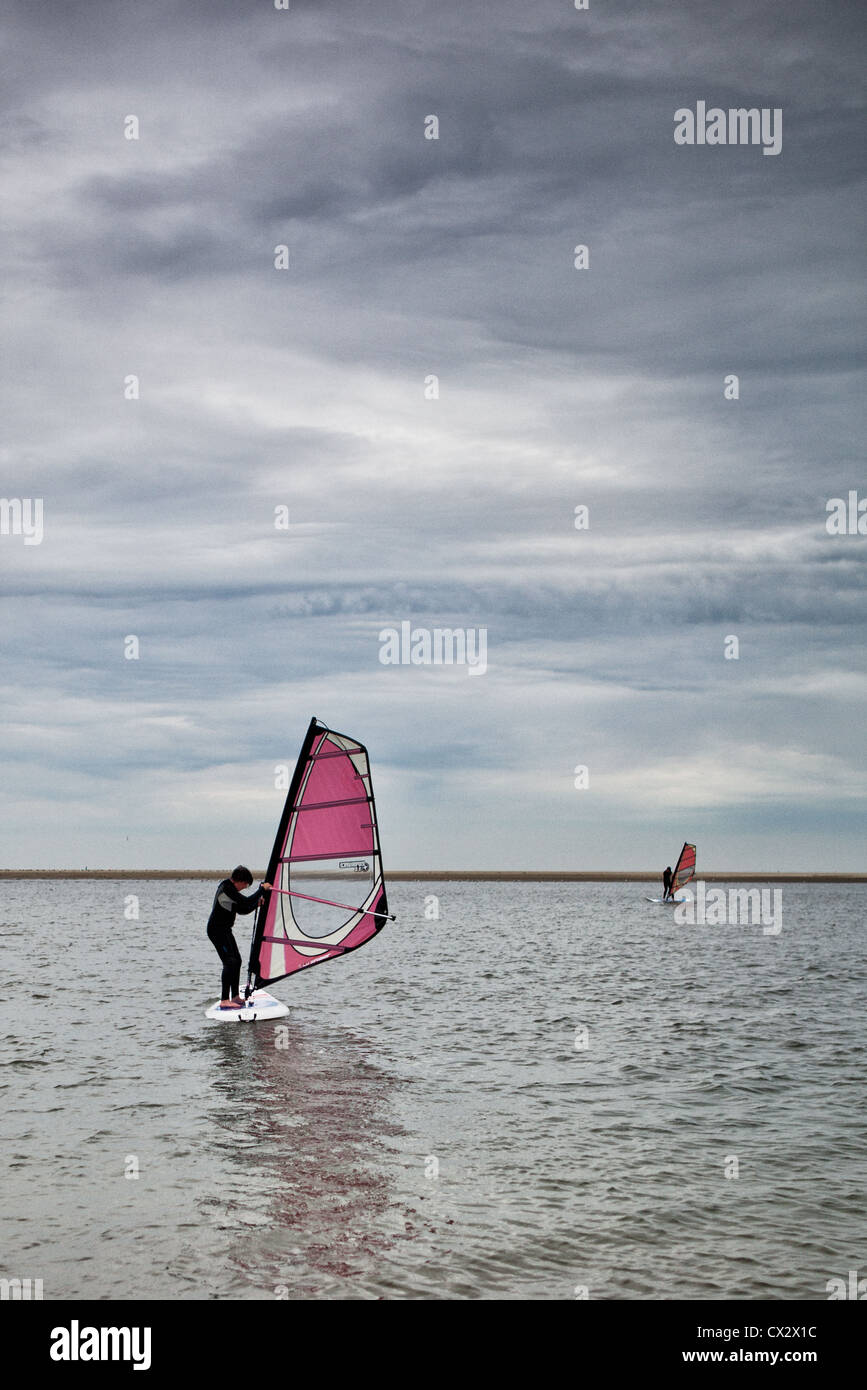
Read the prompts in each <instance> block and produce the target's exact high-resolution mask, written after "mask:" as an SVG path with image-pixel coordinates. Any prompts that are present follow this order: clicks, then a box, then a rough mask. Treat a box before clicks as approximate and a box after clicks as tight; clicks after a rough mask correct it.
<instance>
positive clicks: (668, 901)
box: [644, 898, 689, 907]
mask: <svg viewBox="0 0 867 1390" xmlns="http://www.w3.org/2000/svg"><path fill="white" fill-rule="evenodd" d="M644 901H645V902H646V903H661V904H662V905H663V906H664V907H677V904H678V903H688V902H689V898H645V899H644Z"/></svg>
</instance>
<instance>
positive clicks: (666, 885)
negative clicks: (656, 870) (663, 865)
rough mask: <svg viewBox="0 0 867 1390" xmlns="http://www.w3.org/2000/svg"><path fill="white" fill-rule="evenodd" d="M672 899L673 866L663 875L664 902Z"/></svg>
mask: <svg viewBox="0 0 867 1390" xmlns="http://www.w3.org/2000/svg"><path fill="white" fill-rule="evenodd" d="M670 897H671V865H670V864H669V866H668V868H667V869H666V871H665V873H664V874H663V875H662V901H663V902H665V901H666V899H667V898H670Z"/></svg>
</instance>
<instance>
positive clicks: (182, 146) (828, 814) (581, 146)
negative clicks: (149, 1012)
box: [0, 0, 867, 870]
mask: <svg viewBox="0 0 867 1390" xmlns="http://www.w3.org/2000/svg"><path fill="white" fill-rule="evenodd" d="M4 15H5V18H4V20H3V27H2V34H0V39H2V48H3V55H4V64H3V66H4V84H3V91H2V96H0V110H2V116H0V177H2V213H0V256H2V297H3V305H2V326H0V352H2V373H0V376H2V382H0V388H2V402H0V404H2V421H3V428H2V434H0V465H2V466H0V494H2V496H3V497H5V498H6V499H15V498H17V499H22V500H23V499H36V498H42V499H43V506H44V537H43V539H42V542H41V544H32V545H28V544H25V539H24V537H23V536H22V535H20V534H15V532H14V527H12V526H11V523H10V526H7V530H8V531H9V534H4V535H0V581H2V627H0V642H2V671H0V684H2V702H3V711H4V713H3V730H2V758H3V777H2V807H0V809H2V821H3V834H2V851H0V859H2V864H3V865H4V866H6V867H15V866H35V867H47V866H55V867H79V866H83V865H85V864H87V865H89V866H90V867H130V868H137V867H165V868H172V867H204V868H211V867H214V868H224V867H226V866H229V865H230V864H234V863H235V862H236V861H237V860H238V859H243V860H246V861H248V862H250V863H251V864H254V865H256V866H260V865H263V864H264V862H265V861H266V859H267V856H268V851H269V849H270V845H271V840H272V838H273V834H274V830H275V827H276V822H277V818H278V815H279V810H280V806H281V803H282V795H281V794H280V792H278V791H277V790H276V789H275V780H274V769H275V767H276V766H278V765H279V764H281V763H286V762H292V761H294V757H295V754H296V752H297V748H298V745H299V743H300V740H301V737H302V735H303V733H304V730H305V728H306V726H307V723H308V721H309V719H310V716H311V715H312V714H316V715H317V716H318V717H319V718H320V719H322V720H323V721H324V722H326V723H329V724H330V725H331V726H332V727H334V728H336V729H339V730H343V731H345V732H347V733H350V734H352V735H354V736H356V737H358V738H360V739H362V741H364V742H365V743H367V745H368V747H369V749H370V752H371V756H372V759H373V768H374V782H375V786H376V789H377V794H378V796H377V799H378V802H379V809H380V822H381V830H382V836H383V844H384V852H385V860H386V865H387V866H388V865H391V866H392V867H395V868H446V867H453V868H504V869H508V868H533V867H535V868H542V869H554V868H570V869H592V868H600V869H606V868H630V867H632V868H645V867H657V866H659V867H662V866H663V865H664V864H666V863H671V862H673V856H674V855H675V854H676V852H677V850H678V848H679V846H680V843H681V842H682V840H684V839H686V838H688V839H692V840H695V841H697V842H698V845H699V854H700V861H699V862H700V867H701V865H702V864H703V865H704V866H705V867H706V868H717V869H741V870H752V869H756V870H760V869H766V870H775V869H776V870H797V869H800V868H803V869H810V870H821V869H827V870H847V869H848V870H856V869H857V870H863V869H864V867H865V865H864V845H865V819H864V809H865V806H864V783H865V739H864V709H865V695H867V671H865V659H864V650H865V640H864V639H865V577H867V536H859V535H854V536H831V535H829V534H828V531H827V529H826V524H825V523H826V515H827V513H826V504H827V502H828V499H829V498H832V497H838V496H841V497H847V496H848V493H849V491H850V490H851V489H859V488H860V494H859V495H860V496H861V497H864V496H867V477H865V469H864V465H863V438H864V412H863V402H864V384H863V380H862V379H860V372H861V369H862V368H863V346H864V345H863V309H864V306H863V285H864V265H863V260H862V254H861V245H862V236H863V214H864V197H863V189H864V141H863V86H862V63H863V41H864V37H865V34H864V30H865V28H867V21H865V12H864V10H863V8H862V7H860V6H858V5H856V4H853V3H843V0H839V2H838V3H832V4H823V5H821V6H819V5H816V4H814V3H812V0H810V3H806V0H795V2H794V3H787V4H786V5H780V4H779V3H770V0H734V3H729V4H726V5H720V4H719V3H710V0H682V3H681V2H680V0H668V3H664V4H662V5H659V4H654V5H647V4H638V3H631V0H627V2H626V3H616V2H615V3H602V0H591V8H590V10H589V11H577V10H575V9H574V7H573V5H572V4H571V3H570V0H534V3H533V4H527V3H526V0H498V3H496V4H491V3H488V0H438V3H436V4H433V3H430V2H429V0H340V2H339V3H331V0H315V2H314V0H289V7H288V9H287V10H285V11H283V10H276V9H275V8H274V4H273V0H148V3H147V4H142V3H140V0H75V3H74V4H68V3H63V2H62V0H46V2H45V3H40V4H34V3H33V0H7V3H6V5H5V6H4ZM698 101H705V102H706V103H707V104H708V105H709V106H714V105H718V106H720V107H723V108H726V109H727V108H728V107H741V106H746V107H752V106H756V107H760V108H761V107H767V108H781V110H782V112H783V118H782V119H783V127H782V129H783V142H782V152H781V153H780V154H779V155H776V156H766V155H763V153H762V150H761V148H760V147H758V146H755V145H753V146H736V145H734V146H725V147H719V146H714V147H711V146H707V145H706V146H695V147H685V146H678V145H676V144H675V142H674V139H673V131H674V112H675V111H676V110H677V109H678V108H681V107H690V108H692V109H695V107H696V103H697V102H698ZM431 115H435V116H436V117H437V119H438V123H439V138H438V139H437V140H432V139H426V138H425V121H426V118H427V117H429V116H431ZM130 116H134V117H136V118H137V122H138V135H139V138H138V139H127V138H125V129H126V130H129V129H130V126H129V123H128V122H127V118H128V117H130ZM125 122H126V123H127V124H126V126H125ZM578 244H585V245H587V246H588V247H589V261H590V264H589V269H587V270H577V269H576V268H575V266H574V264H573V257H574V248H575V247H576V245H578ZM280 245H285V246H287V247H288V248H289V254H288V269H285V270H280V269H276V268H275V248H276V247H278V246H280ZM729 374H736V375H737V377H738V379H739V389H740V395H739V399H737V400H728V399H726V398H725V395H724V378H725V377H726V376H727V375H729ZM131 376H135V377H137V378H138V381H139V384H140V385H139V392H140V394H139V399H137V400H136V399H132V400H130V399H126V398H125V386H124V383H125V381H126V379H127V378H129V377H131ZM431 376H436V377H437V378H438V381H439V398H438V399H427V398H426V393H425V381H426V379H427V378H429V377H431ZM428 394H430V393H429V392H428ZM581 505H583V506H586V507H588V508H589V522H590V524H589V529H585V530H580V531H579V530H576V527H575V508H576V506H581ZM280 506H285V507H288V509H289V526H288V529H285V530H278V529H276V528H275V508H277V507H280ZM9 515H10V516H11V513H9ZM403 621H409V622H411V623H412V624H413V626H415V627H423V628H427V629H433V628H436V627H449V628H456V627H462V628H467V629H474V630H475V629H479V628H484V629H486V631H487V644H488V666H487V670H486V672H485V673H484V674H483V675H476V676H470V675H469V673H468V670H467V668H466V667H460V666H455V667H451V668H449V667H442V666H411V665H408V666H396V667H393V666H387V665H384V664H382V662H381V661H380V659H379V658H380V653H381V643H380V633H381V631H382V630H383V629H384V628H385V627H387V626H392V625H394V626H396V625H399V624H400V623H401V622H403ZM129 636H135V637H137V638H138V641H139V657H138V659H137V660H128V659H126V657H125V638H127V637H129ZM732 636H734V637H737V639H738V644H739V656H738V659H737V660H727V659H726V658H725V648H726V639H727V638H730V637H732ZM730 645H731V644H730ZM578 765H585V766H586V767H587V769H588V776H589V785H588V786H587V787H586V788H580V789H579V788H576V787H575V785H574V782H575V768H576V766H578Z"/></svg>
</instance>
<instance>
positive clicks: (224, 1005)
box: [220, 999, 244, 1009]
mask: <svg viewBox="0 0 867 1390" xmlns="http://www.w3.org/2000/svg"><path fill="white" fill-rule="evenodd" d="M243 1007H244V1005H243V1004H242V1003H241V1002H240V1001H238V1002H237V1003H236V1002H235V1000H234V999H229V1000H228V1001H226V1000H224V1001H223V1002H222V1003H221V1004H220V1008H221V1009H243Z"/></svg>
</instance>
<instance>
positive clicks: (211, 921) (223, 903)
mask: <svg viewBox="0 0 867 1390" xmlns="http://www.w3.org/2000/svg"><path fill="white" fill-rule="evenodd" d="M252 882H253V875H252V874H251V873H250V870H249V869H247V868H245V867H244V865H243V864H239V865H238V867H237V869H233V870H232V874H231V877H230V878H224V879H223V881H222V883H221V884H220V886H219V888H218V889H217V891H216V893H215V894H214V906H213V907H212V908H211V915H210V917H209V918H208V936H209V938H210V940H211V941H212V942H213V944H214V948H215V950H216V952H217V955H218V956H219V957H220V960H221V961H222V962H223V977H222V994H221V996H220V1008H221V1009H242V1008H243V1007H244V1001H243V999H242V998H241V994H240V981H241V952H240V951H239V950H238V943H237V941H236V940H235V937H234V935H233V932H232V928H233V927H234V925H235V917H236V915H237V914H238V913H240V914H241V916H242V917H246V916H247V914H248V913H249V912H255V911H256V908H257V907H258V906H259V904H260V903H261V902H262V901H263V898H262V893H263V892H265V891H266V890H267V889H269V888H270V887H271V884H270V883H260V884H259V887H258V888H257V889H256V892H255V893H253V894H252V896H251V897H249V898H245V897H244V894H243V893H242V892H241V889H242V888H249V887H250V885H251V884H252Z"/></svg>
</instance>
